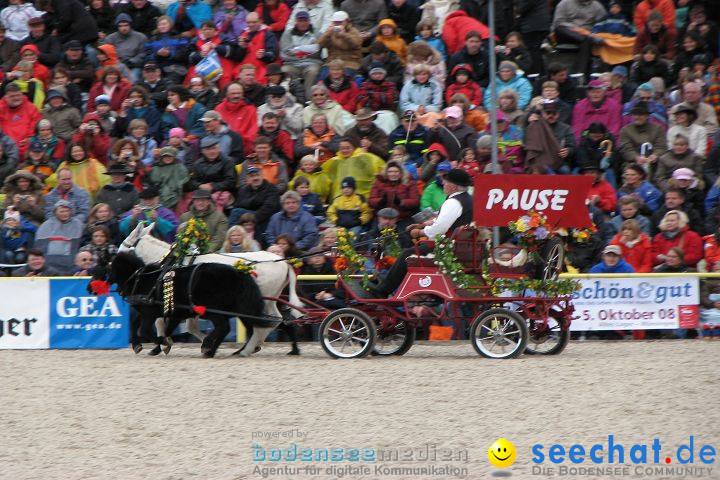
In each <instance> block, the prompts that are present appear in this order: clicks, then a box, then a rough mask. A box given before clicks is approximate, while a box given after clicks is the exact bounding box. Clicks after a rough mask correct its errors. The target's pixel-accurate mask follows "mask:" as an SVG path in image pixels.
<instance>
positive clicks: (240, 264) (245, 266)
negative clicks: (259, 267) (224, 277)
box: [233, 260, 257, 277]
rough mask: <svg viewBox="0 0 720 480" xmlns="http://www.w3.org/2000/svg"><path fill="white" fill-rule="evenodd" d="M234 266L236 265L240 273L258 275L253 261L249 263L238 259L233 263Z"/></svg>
mask: <svg viewBox="0 0 720 480" xmlns="http://www.w3.org/2000/svg"><path fill="white" fill-rule="evenodd" d="M233 267H235V270H237V271H238V272H240V273H244V274H246V275H252V276H253V277H257V273H255V264H253V263H248V262H246V261H245V260H238V261H237V262H235V263H234V264H233Z"/></svg>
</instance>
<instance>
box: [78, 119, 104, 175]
mask: <svg viewBox="0 0 720 480" xmlns="http://www.w3.org/2000/svg"><path fill="white" fill-rule="evenodd" d="M90 120H95V122H97V124H98V125H99V126H100V131H99V132H98V133H97V134H93V133H87V132H84V131H82V130H80V129H78V130H77V131H76V132H75V135H73V136H72V139H71V140H70V145H74V144H76V143H78V144H80V145H82V146H83V147H84V148H85V153H86V155H87V156H88V157H93V158H96V159H97V160H99V161H100V163H102V164H103V165H107V164H108V150H110V143H111V142H110V136H109V135H108V134H107V132H106V131H105V130H103V127H102V122H101V121H100V117H98V115H97V114H96V113H88V114H86V115H85V116H84V117H83V123H87V122H89V121H90Z"/></svg>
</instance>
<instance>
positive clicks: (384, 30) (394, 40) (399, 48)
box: [376, 18, 407, 62]
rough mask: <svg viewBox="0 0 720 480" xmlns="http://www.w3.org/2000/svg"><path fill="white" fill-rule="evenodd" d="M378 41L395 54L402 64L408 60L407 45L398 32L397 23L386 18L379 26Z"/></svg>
mask: <svg viewBox="0 0 720 480" xmlns="http://www.w3.org/2000/svg"><path fill="white" fill-rule="evenodd" d="M376 41H378V42H381V43H383V44H385V46H386V47H387V48H388V49H389V50H390V51H392V52H394V53H395V54H396V55H397V56H398V58H400V61H401V62H405V61H406V60H407V43H405V40H403V38H402V37H401V36H400V34H399V32H398V27H397V23H395V21H394V20H393V19H391V18H385V19H383V20H381V21H380V23H379V24H378V34H377V37H376Z"/></svg>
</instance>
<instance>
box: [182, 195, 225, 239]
mask: <svg viewBox="0 0 720 480" xmlns="http://www.w3.org/2000/svg"><path fill="white" fill-rule="evenodd" d="M191 218H196V219H199V220H203V221H204V222H205V224H206V225H207V229H208V234H209V235H210V240H209V242H208V248H207V251H208V252H217V251H218V250H220V247H222V244H223V241H224V240H225V234H226V233H227V229H228V219H227V217H226V216H225V215H224V214H223V213H222V211H221V210H218V209H216V208H215V206H214V205H213V197H212V195H211V193H210V191H209V190H203V189H198V190H195V192H194V193H193V196H192V205H191V206H190V211H188V212H185V213H183V214H182V215H181V216H180V224H184V223H187V221H188V220H190V219H191Z"/></svg>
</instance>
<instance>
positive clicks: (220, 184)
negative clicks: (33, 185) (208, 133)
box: [187, 137, 236, 248]
mask: <svg viewBox="0 0 720 480" xmlns="http://www.w3.org/2000/svg"><path fill="white" fill-rule="evenodd" d="M235 178H236V175H235V162H234V161H233V160H231V159H229V158H227V157H226V156H225V155H223V154H222V151H221V149H220V141H219V140H218V139H217V138H215V137H204V138H203V139H201V140H200V157H199V158H198V159H197V161H195V163H194V164H193V165H192V167H190V181H189V182H188V184H187V188H188V189H189V190H205V191H206V192H208V193H210V194H216V195H215V202H216V203H217V204H218V206H227V205H226V204H227V202H228V201H229V200H230V199H231V198H232V193H231V192H233V191H234V190H235ZM218 248H220V247H219V246H218Z"/></svg>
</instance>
